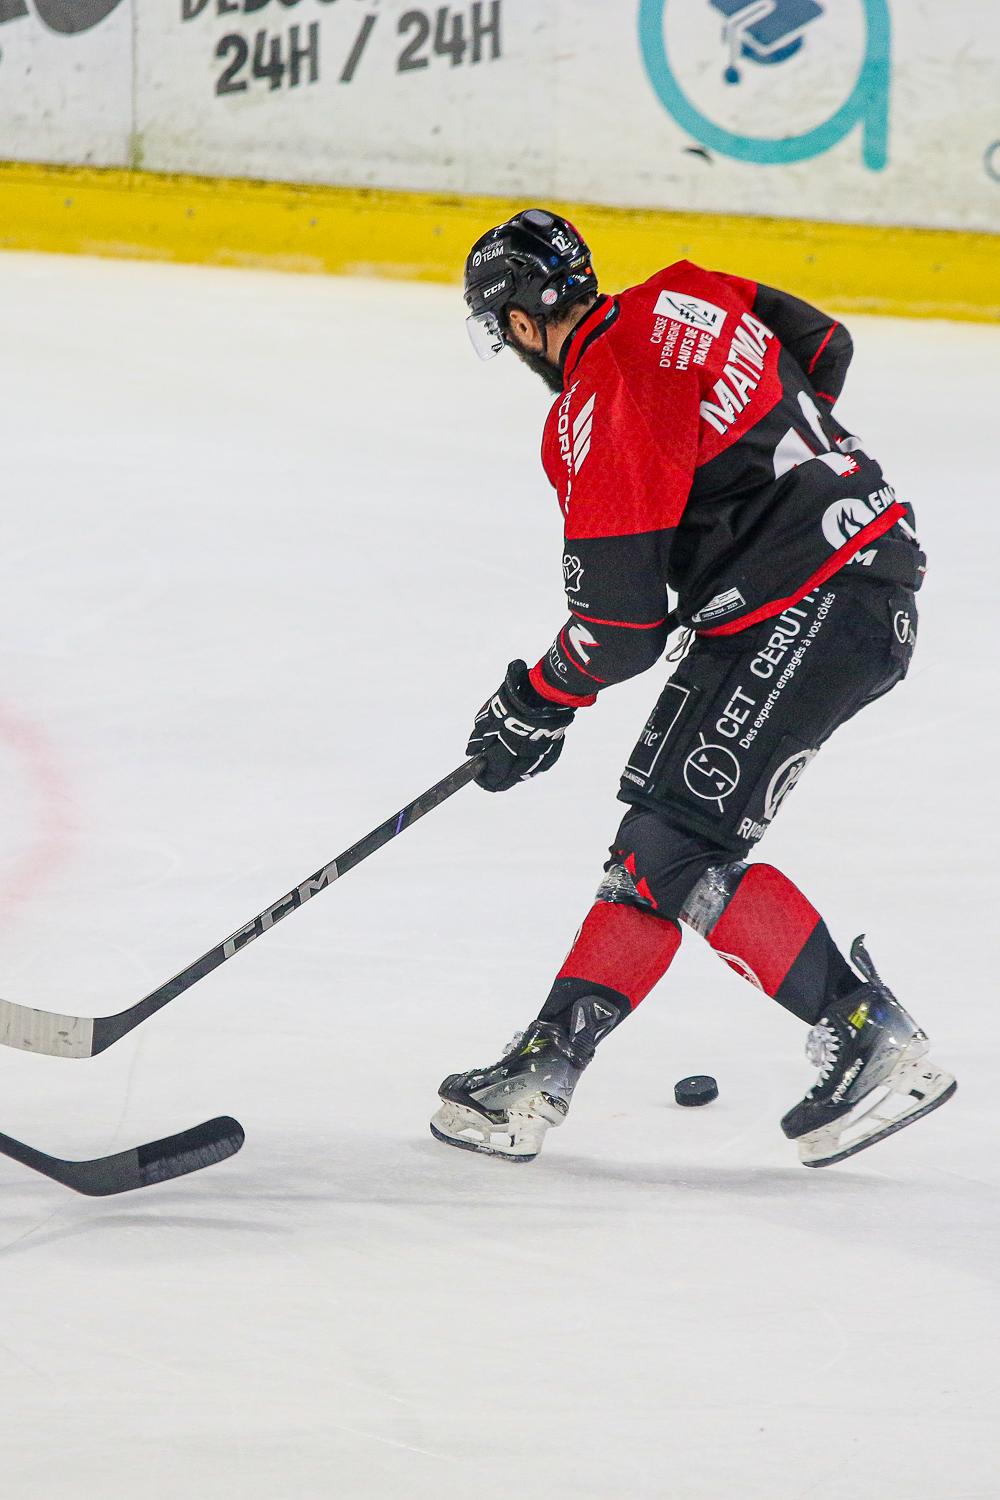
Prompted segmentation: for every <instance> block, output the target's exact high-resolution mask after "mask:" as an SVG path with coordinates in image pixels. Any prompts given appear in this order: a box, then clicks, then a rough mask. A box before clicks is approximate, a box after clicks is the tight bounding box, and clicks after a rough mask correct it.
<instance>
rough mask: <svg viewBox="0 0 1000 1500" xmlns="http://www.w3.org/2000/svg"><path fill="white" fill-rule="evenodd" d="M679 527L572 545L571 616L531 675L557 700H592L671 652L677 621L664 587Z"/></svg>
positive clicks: (566, 571) (568, 560)
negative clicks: (668, 649)
mask: <svg viewBox="0 0 1000 1500" xmlns="http://www.w3.org/2000/svg"><path fill="white" fill-rule="evenodd" d="M672 536H673V528H670V529H667V530H663V531H654V532H643V533H638V534H635V535H632V536H617V537H593V538H587V539H585V540H584V539H581V540H575V541H571V540H569V539H567V541H566V544H565V545H566V551H565V554H564V556H563V577H564V580H565V584H566V600H567V603H568V605H569V608H570V616H569V619H568V620H567V621H566V623H565V625H564V626H563V627H562V629H561V630H560V631H559V634H558V635H557V636H556V638H555V640H554V641H553V642H552V645H551V646H550V648H549V650H548V651H547V652H546V654H545V655H544V656H543V657H542V659H541V661H539V662H538V663H537V665H536V666H535V667H533V668H532V671H531V674H530V675H531V681H532V684H533V686H534V687H535V688H536V689H537V691H538V692H540V693H541V694H542V696H543V697H545V698H549V699H550V700H552V701H554V702H556V703H566V704H579V705H580V706H582V705H583V704H585V703H592V702H593V701H594V697H595V695H596V694H597V693H599V692H600V690H601V689H602V688H605V687H611V686H612V685H613V684H614V683H617V682H625V681H626V679H627V678H629V677H636V676H637V675H638V674H639V673H640V672H645V671H646V670H647V669H648V668H649V667H652V666H653V665H654V664H655V663H656V662H657V661H658V660H659V658H660V657H661V656H662V655H663V651H664V648H665V646H666V644H667V637H668V635H669V634H670V631H671V629H672V628H673V623H674V622H673V617H672V616H671V615H670V614H669V613H668V609H667V590H666V585H665V584H664V582H663V577H664V572H665V557H666V555H667V554H668V553H669V546H670V538H671V537H672Z"/></svg>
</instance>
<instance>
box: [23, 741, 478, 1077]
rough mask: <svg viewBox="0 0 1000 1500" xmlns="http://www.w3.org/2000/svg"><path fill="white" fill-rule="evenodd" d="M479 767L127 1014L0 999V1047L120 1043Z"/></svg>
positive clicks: (461, 772) (91, 1051) (448, 781)
mask: <svg viewBox="0 0 1000 1500" xmlns="http://www.w3.org/2000/svg"><path fill="white" fill-rule="evenodd" d="M479 766H480V761H479V760H467V761H465V762H464V763H463V764H462V765H460V766H459V767H458V768H457V769H456V770H454V771H452V772H451V773H450V774H449V775H448V776H445V777H444V779H443V780H441V781H439V782H437V783H436V785H435V786H432V787H429V788H428V790H427V791H426V792H421V794H420V796H419V797H415V798H414V799H413V801H412V802H408V803H407V804H406V806H405V807H403V808H401V809H400V810H399V812H395V813H393V815H392V817H391V818H386V820H385V822H384V823H380V824H379V826H378V827H377V828H373V829H372V831H371V833H366V834H365V836H364V838H363V839H359V840H358V842H357V843H356V844H352V845H351V847H350V848H349V849H345V850H344V852H343V854H338V855H337V858H336V859H331V861H330V863H329V864H328V865H323V867H322V868H321V869H319V870H317V871H316V873H315V874H314V875H310V876H308V877H307V879H305V880H303V881H302V882H301V884H299V885H297V886H294V887H293V888H292V890H290V891H286V892H285V894H284V895H283V896H281V897H279V899H278V900H277V901H274V902H272V904H271V905H270V906H268V907H265V909H264V910H263V911H262V912H260V913H258V915H257V916H256V917H254V918H253V920H252V921H251V922H247V923H246V924H245V926H243V927H238V928H237V929H236V931H235V932H233V933H230V935H229V937H227V938H226V939H225V940H224V941H223V942H221V943H219V944H218V945H217V946H216V947H215V948H210V949H209V951H208V952H207V953H203V954H202V955H201V957H200V958H196V959H195V961H194V963H191V964H189V965H188V966H187V968H186V969H182V970H181V972H180V973H179V974H175V975H174V977H173V978H172V979H168V980H167V982H166V983H165V984H161V985H160V987H159V989H155V990H151V991H150V993H149V994H148V995H146V996H144V997H143V999H141V1000H137V1001H136V1003H135V1004H134V1005H130V1006H129V1007H128V1009H127V1010H122V1011H119V1012H118V1013H117V1014H116V1015H113V1016H69V1015H66V1016H64V1015H60V1014H58V1013H57V1012H56V1011H51V1010H35V1009H34V1008H33V1007H32V1006H30V1005H19V1004H17V1002H16V1001H14V1000H0V1044H2V1045H3V1046H5V1047H17V1048H19V1049H20V1050H21V1051H22V1052H43V1053H45V1054H46V1055H47V1056H49V1057H96V1055H97V1054H98V1052H104V1051H106V1050H107V1048H108V1047H111V1046H113V1045H114V1043H115V1042H118V1041H121V1039H122V1037H123V1036H127V1035H128V1033H129V1032H130V1031H133V1030H134V1029H135V1028H136V1026H139V1025H141V1024H142V1022H143V1021H145V1020H148V1018H149V1017H150V1016H154V1015H155V1014H156V1012H157V1011H158V1010H162V1009H163V1007H164V1006H165V1005H169V1004H170V1002H171V1000H176V998H177V996H178V995H183V993H184V991H185V990H189V989H190V988H191V986H192V985H193V984H197V982H198V980H199V979H204V978H205V975H206V974H211V973H212V971H213V970H214V969H217V968H218V967H219V965H220V964H224V963H225V962H226V960H227V959H230V958H232V957H233V956H234V955H235V954H237V953H240V952H242V950H243V949H244V948H246V947H247V946H248V945H249V944H250V943H252V942H253V941H254V939H255V938H259V937H261V936H262V935H263V934H264V933H265V932H268V931H269V930H270V929H271V928H272V927H274V926H275V925H276V924H277V923H278V922H280V921H281V920H282V918H283V917H287V916H288V914H289V913H290V912H293V911H297V910H298V908H299V907H300V906H303V905H304V904H305V903H306V902H307V901H309V900H311V899H312V897H313V896H315V895H317V894H318V893H319V892H320V891H324V890H326V888H327V886H330V885H332V884H333V882H334V881H335V880H339V878H340V876H341V875H346V874H347V871H348V870H352V869H353V868H354V866H355V865H359V864H361V862H362V860H365V859H367V858H368V856H369V855H370V854H374V853H375V852H376V850H378V849H381V848H382V846H383V844H388V843H389V841H390V840H391V839H394V838H396V837H397V836H398V835H399V834H401V833H402V832H403V830H404V828H409V827H410V825H411V824H412V823H415V822H416V821H417V819H418V818H422V817H423V816H424V814H425V813H429V812H430V811H431V809H432V808H435V807H438V806H439V805H440V804H441V803H442V802H444V801H446V799H447V798H448V797H451V796H453V795H454V793H455V792H457V791H459V790H460V788H461V787H463V786H467V785H468V783H469V782H470V781H471V780H472V778H473V777H474V776H475V774H476V772H477V771H478V770H479Z"/></svg>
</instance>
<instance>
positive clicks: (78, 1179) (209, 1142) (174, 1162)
mask: <svg viewBox="0 0 1000 1500" xmlns="http://www.w3.org/2000/svg"><path fill="white" fill-rule="evenodd" d="M244 1139H245V1137H244V1133H243V1126H242V1125H241V1124H240V1122H239V1120H234V1119H232V1117H231V1116H229V1115H220V1116H219V1117H218V1119H215V1120H206V1121H205V1123H204V1124H203V1125H193V1126H192V1127H191V1129H190V1130H182V1131H181V1132H180V1133H179V1134H178V1135H168V1136H165V1137H164V1139H163V1140H162V1141H150V1142H149V1144H148V1145H146V1146H133V1147H132V1149H131V1150H130V1151H118V1152H116V1153H115V1154H114V1155H113V1156H97V1157H95V1158H94V1159H93V1160H92V1161H64V1160H63V1158H62V1157H60V1156H48V1155H47V1154H46V1153H45V1152H44V1151H36V1150H35V1148H34V1146H26V1145H25V1144H24V1142H23V1141H15V1140H14V1138H13V1136H9V1135H3V1134H0V1153H2V1154H3V1155H4V1156H9V1157H10V1158H11V1160H12V1161H18V1162H20V1163H21V1165H22V1166H24V1167H30V1168H31V1169H32V1171H34V1172H41V1174H42V1176H43V1177H51V1179H52V1181H53V1182H61V1183H62V1185H63V1187H68V1188H72V1189H73V1191H74V1192H75V1193H84V1194H86V1196H87V1197H88V1198H109V1197H111V1196H112V1195H113V1194H115V1193H131V1192H133V1191H134V1190H135V1189H136V1188H142V1187H150V1186H151V1185H152V1184H153V1183H154V1182H169V1181H170V1180H171V1178H173V1177H184V1176H186V1175H187V1173H188V1172H200V1171H201V1169H202V1167H213V1166H214V1165H215V1163H216V1162H219V1161H225V1160H226V1158H227V1157H230V1156H235V1155H236V1153H237V1151H239V1150H240V1148H241V1146H242V1145H243V1141H244Z"/></svg>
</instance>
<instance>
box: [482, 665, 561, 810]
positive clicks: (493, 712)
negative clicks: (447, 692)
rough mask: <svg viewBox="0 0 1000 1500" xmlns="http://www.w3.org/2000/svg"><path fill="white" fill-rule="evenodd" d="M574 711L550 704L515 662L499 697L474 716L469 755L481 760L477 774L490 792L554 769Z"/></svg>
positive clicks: (483, 785)
mask: <svg viewBox="0 0 1000 1500" xmlns="http://www.w3.org/2000/svg"><path fill="white" fill-rule="evenodd" d="M574 717H575V710H574V709H572V708H563V707H561V706H560V705H559V704H558V703H550V702H549V700H548V699H547V698H543V697H542V695H541V693H539V692H537V691H536V689H535V688H534V687H532V685H531V682H530V681H529V678H528V669H527V667H526V666H525V664H524V662H523V661H512V662H511V664H510V666H509V667H508V668H507V676H506V677H505V678H504V681H503V683H502V684H501V686H500V687H499V688H498V689H497V691H496V692H495V693H494V694H493V695H492V696H491V697H489V698H487V700H486V702H485V703H484V704H483V706H482V708H481V709H480V710H479V712H478V714H477V715H476V722H475V724H474V725H473V729H472V737H471V738H470V740H469V745H468V749H467V750H466V754H467V755H471V756H474V757H476V758H477V759H481V760H482V762H483V765H482V767H481V769H480V770H479V771H477V772H476V778H475V779H476V781H477V783H478V784H479V786H481V787H483V788H484V789H485V790H486V791H488V792H506V791H509V790H510V788H511V787H512V786H516V785H517V783H518V782H519V781H528V780H530V778H531V777H532V776H538V775H540V774H541V772H542V771H548V770H549V769H550V767H552V766H554V765H555V763H556V761H557V760H558V759H559V756H560V755H561V753H562V747H563V736H564V735H565V733H566V726H567V724H571V723H572V722H573V719H574Z"/></svg>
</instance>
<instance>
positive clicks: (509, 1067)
mask: <svg viewBox="0 0 1000 1500" xmlns="http://www.w3.org/2000/svg"><path fill="white" fill-rule="evenodd" d="M619 1019H620V1013H619V1012H618V1011H617V1010H616V1009H615V1008H614V1006H613V1004H612V1003H610V1002H608V1001H605V1000H603V999H601V998H600V997H598V996H596V995H588V996H586V997H585V998H583V999H581V1000H577V1001H575V1002H574V1003H573V1005H572V1007H571V1008H570V1010H569V1012H568V1013H565V1014H563V1015H560V1016H558V1017H556V1018H554V1019H552V1020H542V1019H540V1018H539V1019H538V1020H535V1021H532V1023H531V1025H530V1026H529V1027H528V1029H527V1031H525V1032H523V1033H520V1034H519V1035H518V1036H516V1037H515V1038H514V1040H513V1041H512V1042H511V1044H510V1046H509V1047H508V1048H507V1051H506V1052H505V1053H504V1054H503V1056H502V1057H501V1059H500V1061H499V1062H497V1063H494V1064H493V1065H492V1067H488V1068H480V1069H473V1070H472V1071H470V1072H468V1073H452V1074H451V1075H450V1076H449V1077H447V1078H446V1079H445V1080H444V1082H443V1083H442V1085H441V1087H440V1088H439V1090H438V1093H439V1095H440V1097H441V1105H440V1108H439V1109H438V1110H437V1113H436V1114H435V1115H434V1117H433V1119H432V1120H431V1134H432V1135H433V1136H435V1137H436V1138H437V1140H439V1141H444V1142H445V1143H446V1144H447V1145H449V1146H460V1147H462V1148H463V1149H464V1150H466V1151H481V1152H483V1153H484V1154H486V1155H487V1156H502V1157H504V1158H505V1159H506V1160H507V1161H532V1160H533V1159H534V1158H535V1157H536V1156H537V1155H538V1153H539V1151H540V1150H541V1149H542V1142H543V1141H544V1139H545V1134H546V1131H548V1130H549V1129H550V1127H551V1126H553V1125H561V1124H562V1122H563V1120H564V1119H565V1118H566V1115H567V1114H568V1112H569V1106H570V1102H571V1101H572V1098H573V1090H574V1089H575V1088H576V1085H577V1081H578V1079H579V1077H580V1074H581V1073H582V1072H583V1070H584V1068H585V1067H586V1066H587V1064H588V1063H589V1062H590V1060H591V1058H592V1057H593V1055H594V1047H595V1045H596V1042H597V1041H598V1040H599V1038H600V1037H602V1036H605V1035H606V1034H607V1032H608V1031H610V1030H611V1028H612V1027H613V1026H615V1025H616V1024H617V1022H618V1020H619Z"/></svg>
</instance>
